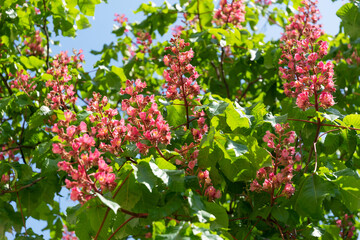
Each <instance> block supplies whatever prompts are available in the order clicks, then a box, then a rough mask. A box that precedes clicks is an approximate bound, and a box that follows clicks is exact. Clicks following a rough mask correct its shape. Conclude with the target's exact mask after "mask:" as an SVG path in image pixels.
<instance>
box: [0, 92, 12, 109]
mask: <svg viewBox="0 0 360 240" xmlns="http://www.w3.org/2000/svg"><path fill="white" fill-rule="evenodd" d="M11 100H13V97H12V96H10V97H5V98H2V99H0V113H1V112H3V111H4V110H5V109H6V108H7V107H8V106H9V103H10V102H11Z"/></svg>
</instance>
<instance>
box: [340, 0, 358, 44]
mask: <svg viewBox="0 0 360 240" xmlns="http://www.w3.org/2000/svg"><path fill="white" fill-rule="evenodd" d="M336 15H337V16H338V17H339V18H341V20H342V22H341V25H342V26H344V30H345V33H346V34H348V35H349V36H350V37H351V38H352V39H357V38H359V37H360V15H359V8H358V7H357V6H356V5H355V4H353V3H346V4H344V5H343V6H342V7H341V8H340V9H339V10H338V11H337V12H336Z"/></svg>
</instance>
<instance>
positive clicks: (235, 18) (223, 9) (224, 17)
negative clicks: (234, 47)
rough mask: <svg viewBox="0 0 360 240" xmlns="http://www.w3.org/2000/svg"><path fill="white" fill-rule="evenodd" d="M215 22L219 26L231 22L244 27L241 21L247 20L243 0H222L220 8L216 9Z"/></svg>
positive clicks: (238, 26)
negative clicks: (229, 0)
mask: <svg viewBox="0 0 360 240" xmlns="http://www.w3.org/2000/svg"><path fill="white" fill-rule="evenodd" d="M214 18H215V20H214V22H215V24H216V25H218V26H222V25H224V24H228V23H231V24H233V25H234V26H235V27H237V28H242V26H241V23H242V22H244V21H245V4H244V2H243V0H232V1H231V3H228V2H227V0H220V8H219V9H218V10H216V12H215V15H214Z"/></svg>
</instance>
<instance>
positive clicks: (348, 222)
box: [336, 214, 355, 239]
mask: <svg viewBox="0 0 360 240" xmlns="http://www.w3.org/2000/svg"><path fill="white" fill-rule="evenodd" d="M352 218H353V215H348V214H345V216H344V219H343V220H341V219H338V220H336V226H337V227H338V228H340V236H341V237H342V238H343V239H351V238H352V237H353V236H354V231H355V226H354V223H353V222H352Z"/></svg>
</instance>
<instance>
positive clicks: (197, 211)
mask: <svg viewBox="0 0 360 240" xmlns="http://www.w3.org/2000/svg"><path fill="white" fill-rule="evenodd" d="M188 195H189V196H188V198H187V200H188V203H189V206H190V209H191V212H192V215H193V216H196V217H197V218H198V219H199V222H202V223H205V222H207V221H214V220H215V219H216V217H215V216H214V215H213V214H211V213H209V212H207V211H205V209H206V208H205V205H204V203H203V202H202V201H201V197H200V196H199V195H197V194H194V193H193V192H192V191H191V190H189V192H188Z"/></svg>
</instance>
